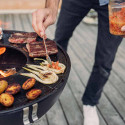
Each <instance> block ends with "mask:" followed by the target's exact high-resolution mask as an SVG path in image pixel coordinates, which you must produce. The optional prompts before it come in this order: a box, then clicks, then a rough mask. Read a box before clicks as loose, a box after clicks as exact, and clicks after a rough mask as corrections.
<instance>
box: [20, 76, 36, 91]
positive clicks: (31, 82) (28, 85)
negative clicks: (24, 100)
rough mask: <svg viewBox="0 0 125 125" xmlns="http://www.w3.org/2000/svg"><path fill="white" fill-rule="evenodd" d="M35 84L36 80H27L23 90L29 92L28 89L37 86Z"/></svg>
mask: <svg viewBox="0 0 125 125" xmlns="http://www.w3.org/2000/svg"><path fill="white" fill-rule="evenodd" d="M35 82H36V80H35V79H34V78H29V79H27V80H26V81H25V82H24V83H23V85H22V88H23V89H24V90H28V89H30V88H32V87H33V86H34V85H35Z"/></svg>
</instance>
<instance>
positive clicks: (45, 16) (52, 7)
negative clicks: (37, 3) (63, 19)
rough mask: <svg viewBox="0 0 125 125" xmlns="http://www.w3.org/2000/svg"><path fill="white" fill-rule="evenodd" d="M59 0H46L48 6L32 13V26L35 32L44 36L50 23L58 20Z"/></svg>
mask: <svg viewBox="0 0 125 125" xmlns="http://www.w3.org/2000/svg"><path fill="white" fill-rule="evenodd" d="M58 4H59V0H54V1H53V0H46V8H45V9H39V10H36V11H35V12H33V14H32V26H33V28H34V30H35V32H36V33H37V34H38V35H39V36H41V37H43V36H44V35H45V30H46V28H47V27H48V26H49V25H52V24H53V23H55V21H56V16H57V12H58Z"/></svg>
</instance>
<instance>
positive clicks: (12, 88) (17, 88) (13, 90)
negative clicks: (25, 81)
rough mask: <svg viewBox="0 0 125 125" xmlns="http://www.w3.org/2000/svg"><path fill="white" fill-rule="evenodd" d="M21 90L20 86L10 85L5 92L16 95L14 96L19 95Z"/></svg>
mask: <svg viewBox="0 0 125 125" xmlns="http://www.w3.org/2000/svg"><path fill="white" fill-rule="evenodd" d="M20 89H21V86H20V84H17V83H13V84H11V85H8V87H7V89H6V91H5V92H6V93H8V94H11V95H14V94H17V93H18V92H19V91H20Z"/></svg>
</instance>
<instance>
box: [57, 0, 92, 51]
mask: <svg viewBox="0 0 125 125" xmlns="http://www.w3.org/2000/svg"><path fill="white" fill-rule="evenodd" d="M91 6H92V3H91V1H90V0H82V1H81V0H63V3H62V8H61V12H60V15H59V19H58V22H57V28H56V33H55V41H56V42H57V43H58V44H60V45H61V46H62V47H63V49H64V50H67V46H68V41H69V39H70V37H71V36H72V33H73V31H74V29H75V28H76V26H77V25H78V24H79V22H80V21H81V20H82V19H83V17H84V16H85V15H86V14H87V13H88V11H89V10H90V8H91Z"/></svg>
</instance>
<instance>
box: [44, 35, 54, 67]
mask: <svg viewBox="0 0 125 125" xmlns="http://www.w3.org/2000/svg"><path fill="white" fill-rule="evenodd" d="M43 42H44V46H45V50H46V60H47V62H48V63H49V64H50V65H52V61H51V59H50V57H49V54H48V50H47V46H46V42H45V36H43Z"/></svg>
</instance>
